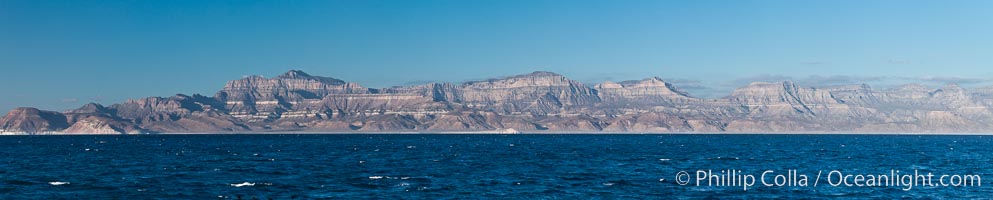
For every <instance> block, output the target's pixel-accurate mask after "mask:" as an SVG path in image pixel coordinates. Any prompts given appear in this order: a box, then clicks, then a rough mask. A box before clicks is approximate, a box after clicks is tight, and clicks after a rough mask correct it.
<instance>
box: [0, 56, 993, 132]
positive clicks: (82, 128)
mask: <svg viewBox="0 0 993 200" xmlns="http://www.w3.org/2000/svg"><path fill="white" fill-rule="evenodd" d="M255 132H370V133H373V132H435V133H446V132H456V133H457V132H464V133H517V132H527V133H556V132H582V133H682V132H707V133H719V132H727V133H991V132H993V87H988V88H978V89H971V90H967V89H964V88H962V87H959V86H958V85H954V84H950V85H946V86H943V87H940V88H928V87H925V86H922V85H917V84H908V85H903V86H899V87H895V88H887V89H874V88H871V87H870V86H868V85H865V84H862V85H844V86H832V87H822V88H816V87H806V86H801V85H797V84H796V83H793V82H789V81H787V82H778V83H762V82H759V83H752V84H749V85H747V86H744V87H741V88H738V89H736V90H734V91H733V92H732V93H731V94H730V95H728V96H726V97H723V98H716V99H705V98H696V97H693V96H691V95H690V94H688V93H687V92H685V91H682V90H680V89H679V88H678V87H677V86H675V85H673V84H670V83H668V82H666V81H664V80H662V79H660V78H657V77H653V78H646V79H642V80H632V81H622V82H609V81H608V82H603V83H599V84H596V85H592V86H588V85H584V84H583V83H580V82H578V81H575V80H571V79H568V78H566V77H564V76H562V75H559V74H556V73H552V72H542V71H539V72H533V73H530V74H523V75H517V76H511V77H504V78H495V79H488V80H480V81H469V82H464V83H430V84H423V85H414V86H398V87H390V88H366V87H363V86H361V85H359V84H357V83H352V82H346V81H344V80H340V79H335V78H330V77H322V76H313V75H310V74H307V73H305V72H303V71H299V70H291V71H288V72H286V73H284V74H282V75H279V76H276V77H274V78H266V77H262V76H249V77H245V78H242V79H238V80H232V81H228V82H227V84H225V85H224V87H223V88H222V89H221V90H220V91H218V92H217V93H215V94H214V95H213V96H204V95H199V94H194V95H184V94H177V95H175V96H171V97H147V98H141V99H130V100H128V101H126V102H122V103H117V104H113V105H109V106H104V105H100V104H96V103H89V104H86V105H83V106H82V107H80V108H78V109H74V110H67V111H62V112H56V111H45V110H39V109H36V108H26V107H22V108H16V109H14V110H12V111H10V112H8V113H7V114H6V115H5V116H4V117H3V118H0V134H8V135H9V134H139V133H255Z"/></svg>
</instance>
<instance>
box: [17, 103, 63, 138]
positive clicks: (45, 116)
mask: <svg viewBox="0 0 993 200" xmlns="http://www.w3.org/2000/svg"><path fill="white" fill-rule="evenodd" d="M68 127H69V124H68V122H67V120H66V116H65V115H63V114H62V113H58V112H52V111H43V110H38V109H37V108H15V109H14V110H11V111H10V112H8V113H7V115H6V116H4V117H3V118H0V130H3V131H0V132H10V133H50V132H58V131H61V130H63V129H65V128H68Z"/></svg>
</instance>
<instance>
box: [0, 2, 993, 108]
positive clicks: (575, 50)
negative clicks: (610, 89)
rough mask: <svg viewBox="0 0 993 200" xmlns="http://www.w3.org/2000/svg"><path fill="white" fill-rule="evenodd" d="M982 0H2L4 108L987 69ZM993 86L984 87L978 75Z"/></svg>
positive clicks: (880, 78)
mask: <svg viewBox="0 0 993 200" xmlns="http://www.w3.org/2000/svg"><path fill="white" fill-rule="evenodd" d="M991 8H993V1H982V0H976V1H897V0H894V1H794V0H791V1H785V0H784V1H774V0H768V1H746V0H740V1H708V0H695V1H627V0H622V1H541V0H527V1H507V0H494V1H486V0H471V1H463V0H450V1H54V0H53V1H34V0H30V1H18V0H4V1H0V84H2V87H0V109H2V110H8V109H11V108H13V107H18V106H32V107H40V108H44V109H53V110H63V109H68V108H75V107H78V106H80V105H82V104H84V103H85V102H91V101H96V102H100V103H103V104H111V103H115V102H121V101H123V100H126V99H128V98H140V97H146V96H170V95H172V94H176V93H184V94H192V93H202V94H206V95H212V94H213V93H214V92H215V91H217V90H218V89H220V87H222V86H223V84H224V82H225V81H227V80H231V79H237V78H240V77H242V76H244V75H250V74H259V75H267V76H274V75H277V74H279V73H282V72H285V71H287V70H289V69H302V70H304V71H307V72H309V73H311V74H316V75H325V76H330V77H335V78H340V79H344V80H346V81H350V82H358V83H360V84H362V85H364V86H369V87H387V86H392V85H403V84H410V83H421V82H426V81H448V82H460V81H465V80H472V79H483V78H489V77H500V76H507V75H513V74H521V73H528V72H531V71H536V70H547V71H554V72H558V73H561V74H564V75H566V76H568V77H571V78H573V79H576V80H580V81H584V82H588V83H594V82H598V81H603V80H614V81H620V80H628V79H642V78H646V77H651V76H659V77H663V78H665V79H667V80H670V81H671V82H674V83H676V85H677V86H683V87H685V88H687V90H690V92H691V93H694V94H696V95H698V96H708V97H716V96H720V95H722V93H724V94H726V92H728V91H729V90H730V88H732V87H735V86H740V84H742V83H745V82H748V81H775V80H786V79H792V80H797V81H799V82H801V83H809V84H811V85H818V84H836V83H849V82H879V83H882V84H885V83H891V82H901V81H902V82H930V83H945V82H957V83H960V84H971V85H976V86H978V85H984V84H987V83H989V82H990V81H988V79H989V78H993V36H991V35H993V12H990V10H991ZM987 85H993V83H991V84H987Z"/></svg>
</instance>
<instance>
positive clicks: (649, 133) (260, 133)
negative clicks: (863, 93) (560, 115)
mask: <svg viewBox="0 0 993 200" xmlns="http://www.w3.org/2000/svg"><path fill="white" fill-rule="evenodd" d="M24 135H31V136H46V135H51V136H65V135H88V136H97V135H905V136H914V135H917V136H941V135H946V136H993V132H975V133H947V132H935V133H900V132H862V133H859V132H590V131H532V132H517V133H503V132H498V131H431V132H425V131H385V132H381V131H376V132H366V131H361V132H359V131H262V132H190V133H180V132H174V133H132V134H107V133H41V134H37V133H36V134H28V133H23V132H0V137H2V136H24Z"/></svg>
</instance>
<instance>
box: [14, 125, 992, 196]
mask: <svg viewBox="0 0 993 200" xmlns="http://www.w3.org/2000/svg"><path fill="white" fill-rule="evenodd" d="M991 161H993V136H960V135H858V134H848V135H820V134H748V135H718V134H661V135H660V134H644V135H641V134H625V135H613V134H611V135H592V134H549V135H545V134H521V135H472V134H205V135H107V136H102V135H101V136H97V135H86V136H3V137H0V199H701V198H718V199H754V198H789V199H795V198H839V197H841V198H885V199H893V198H990V197H993V183H990V180H993V176H991V175H993V174H991V170H993V164H991V163H993V162H991ZM929 173H930V175H932V176H930V177H931V178H930V179H929V180H926V179H925V178H926V177H928V176H927V175H928V174H929ZM884 176H885V177H886V179H883V178H882V177H884ZM859 177H861V178H859ZM907 177H911V178H907ZM956 177H957V178H956ZM869 179H871V180H872V183H869V182H868V180H869ZM977 179H978V180H977ZM748 180H751V181H752V184H750V185H749V184H747V183H748Z"/></svg>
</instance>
